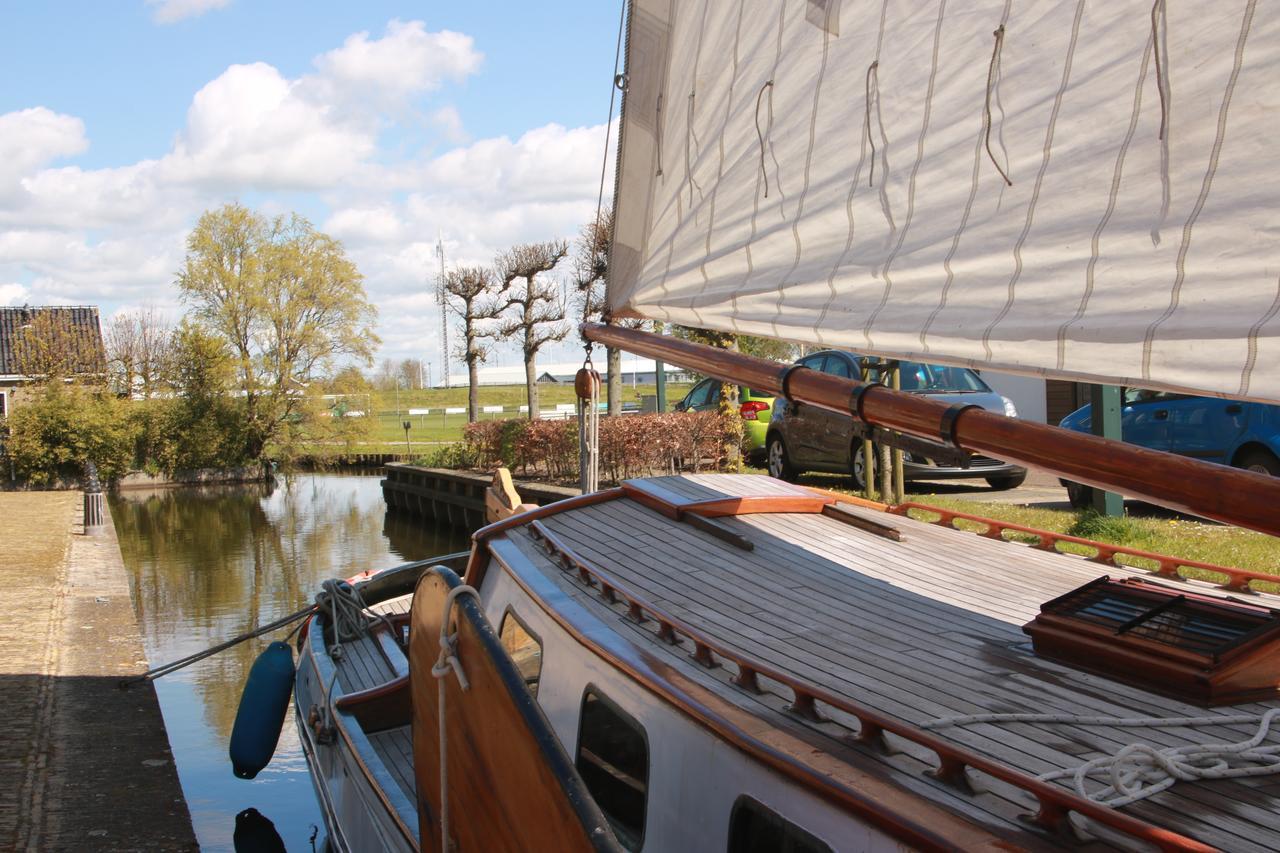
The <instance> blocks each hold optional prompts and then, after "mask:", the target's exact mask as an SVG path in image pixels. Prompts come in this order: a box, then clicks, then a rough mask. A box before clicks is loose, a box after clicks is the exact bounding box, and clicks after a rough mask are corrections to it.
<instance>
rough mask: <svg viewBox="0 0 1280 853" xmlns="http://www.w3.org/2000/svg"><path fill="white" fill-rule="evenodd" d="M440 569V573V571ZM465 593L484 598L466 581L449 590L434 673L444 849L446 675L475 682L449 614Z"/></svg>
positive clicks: (465, 686) (445, 844) (461, 682)
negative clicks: (465, 664)
mask: <svg viewBox="0 0 1280 853" xmlns="http://www.w3.org/2000/svg"><path fill="white" fill-rule="evenodd" d="M432 571H433V572H435V571H436V570H435V569H433V570H432ZM436 573H437V574H439V572H436ZM442 577H443V576H442ZM463 595H469V596H471V597H472V598H474V599H476V601H479V600H480V594H479V593H478V592H476V590H475V587H472V586H468V585H466V584H462V585H460V586H455V587H454V588H453V589H451V590H449V594H448V596H446V597H445V600H444V615H443V616H441V617H440V654H439V656H438V657H437V658H436V663H435V666H433V667H431V674H432V675H433V676H435V678H436V684H437V690H436V695H437V697H438V702H439V707H438V708H437V710H436V716H437V717H439V724H440V849H441V850H442V851H448V850H450V849H451V848H450V845H449V760H448V759H449V738H448V729H447V728H446V726H445V712H446V703H445V683H444V681H445V678H447V677H448V675H449V673H451V672H452V673H453V674H454V675H455V676H457V678H458V687H460V688H461V689H462V690H463V692H466V691H467V690H470V689H471V682H469V681H467V673H466V671H465V670H464V669H463V668H462V661H460V660H458V647H457V643H458V633H457V632H456V631H455V632H454V633H452V634H450V633H449V617H450V615H452V613H453V603H454V602H455V601H457V600H458V598H459V597H460V596H463Z"/></svg>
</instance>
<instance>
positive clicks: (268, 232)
mask: <svg viewBox="0 0 1280 853" xmlns="http://www.w3.org/2000/svg"><path fill="white" fill-rule="evenodd" d="M177 285H178V288H179V290H180V291H181V295H182V299H183V301H184V302H185V303H186V304H187V305H189V306H190V307H191V320H192V322H193V323H194V324H196V325H197V326H199V327H200V328H201V329H202V330H204V331H206V332H208V333H210V334H212V335H215V336H217V337H218V338H220V339H221V340H222V341H223V342H225V345H226V346H227V349H228V352H229V355H230V358H231V364H232V370H233V376H234V380H233V387H234V390H235V392H236V394H237V395H238V396H239V397H240V399H241V402H242V404H243V407H244V418H245V447H246V449H247V452H248V455H249V456H250V457H251V458H255V459H258V458H264V457H265V456H266V454H267V453H268V448H274V449H275V450H276V451H278V452H282V453H288V452H289V451H290V448H292V447H294V446H295V445H296V441H297V439H298V436H299V434H300V432H301V431H302V429H303V428H304V426H305V425H306V423H307V422H308V420H309V419H310V418H313V417H314V415H315V412H314V411H313V410H314V408H315V407H314V405H312V404H311V403H310V402H309V400H308V397H309V396H310V395H308V393H307V389H308V387H309V386H310V384H311V383H312V382H313V381H315V380H316V379H317V378H318V377H320V376H322V375H324V374H325V373H327V372H328V371H329V370H330V369H331V368H332V366H333V364H334V363H335V362H337V361H344V360H354V361H359V362H363V363H365V364H369V363H370V362H371V360H372V357H373V350H374V347H375V346H376V345H377V343H378V338H377V336H376V335H375V334H374V332H373V322H374V319H375V316H376V311H375V309H374V307H373V306H372V305H371V304H370V303H369V300H368V297H367V296H366V294H365V290H364V282H363V276H361V274H360V271H359V270H358V269H356V266H355V264H354V263H352V262H351V260H350V259H349V258H347V256H346V253H345V252H344V251H343V248H342V244H341V243H339V242H338V241H337V240H334V239H333V238H332V237H329V236H328V235H326V234H324V233H322V232H320V231H317V230H316V229H315V228H314V227H313V226H312V225H311V223H310V222H308V221H307V220H306V219H304V218H302V217H300V216H298V215H296V214H294V215H290V216H287V217H286V216H277V217H274V218H270V219H268V218H266V217H264V216H261V215H259V214H257V213H255V212H253V211H252V210H249V209H248V208H246V207H244V206H242V205H239V204H228V205H226V206H224V207H222V208H219V209H218V210H211V211H207V212H206V213H205V214H204V215H203V216H201V217H200V221H199V222H198V223H197V224H196V227H195V229H194V230H193V231H192V232H191V234H190V236H188V238H187V257H186V259H185V261H184V262H183V265H182V268H181V270H180V271H179V273H178V280H177Z"/></svg>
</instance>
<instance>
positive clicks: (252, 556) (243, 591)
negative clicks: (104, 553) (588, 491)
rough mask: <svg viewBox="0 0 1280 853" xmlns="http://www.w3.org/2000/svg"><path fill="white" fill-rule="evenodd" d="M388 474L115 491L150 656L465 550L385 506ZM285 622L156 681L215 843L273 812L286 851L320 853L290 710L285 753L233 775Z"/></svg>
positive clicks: (114, 508)
mask: <svg viewBox="0 0 1280 853" xmlns="http://www.w3.org/2000/svg"><path fill="white" fill-rule="evenodd" d="M378 480H379V478H378V477H377V476H367V475H366V476H357V475H342V474H304V475H291V476H288V477H280V478H278V479H277V480H276V481H275V483H274V484H269V485H268V484H255V485H250V486H244V485H237V486H204V487H185V488H178V489H164V490H146V491H127V492H121V493H117V494H116V495H114V496H113V497H112V498H111V513H112V516H113V518H114V519H115V525H116V533H117V535H118V537H119V539H120V549H121V551H122V553H123V555H124V562H125V566H126V567H127V569H128V571H129V575H130V583H131V586H132V590H133V602H134V607H135V610H136V611H137V614H138V622H139V625H140V626H141V629H142V636H143V641H144V643H145V645H146V650H147V658H148V660H150V661H151V664H152V666H156V665H159V664H161V663H165V662H168V661H171V660H175V659H177V658H181V657H183V656H185V655H189V654H192V653H193V652H197V651H200V650H201V649H204V648H207V647H209V646H212V645H214V644H215V643H218V642H220V641H222V640H225V639H227V638H229V637H233V636H235V635H236V634H239V633H241V632H243V631H246V630H248V629H250V628H253V627H255V626H257V625H260V624H265V623H267V622H270V621H272V620H273V619H277V618H279V617H281V616H284V615H287V614H289V613H293V612H295V611H297V610H300V609H301V608H302V607H304V606H305V605H306V604H308V603H309V602H310V601H311V599H312V597H313V596H314V595H315V592H316V590H317V589H319V587H320V582H321V581H323V580H325V579H326V578H333V577H349V576H351V575H353V574H355V573H356V572H359V571H363V570H364V569H366V568H387V567H390V566H394V565H397V564H399V563H403V562H407V561H409V560H420V559H425V558H427V557H431V556H436V555H441V554H447V553H450V552H454V551H461V550H464V549H465V548H466V547H467V544H468V539H467V536H466V534H465V533H463V532H461V531H457V530H453V529H449V528H446V527H436V526H433V525H432V524H430V523H429V522H423V521H422V520H421V519H416V518H412V517H409V516H402V515H397V514H388V513H387V512H386V510H385V505H384V504H383V501H382V491H381V488H380V486H379V484H378ZM285 633H287V630H286V631H284V632H281V636H279V637H273V636H267V637H263V638H260V639H258V640H253V641H249V642H247V643H242V644H241V645H239V646H236V647H234V648H232V649H230V650H228V651H225V652H223V653H221V654H219V655H216V656H214V657H212V658H208V659H206V660H204V661H201V662H200V663H197V664H194V665H193V666H190V667H188V668H186V669H184V670H180V671H179V672H177V673H174V674H173V675H167V676H165V677H164V678H161V679H160V680H159V681H157V682H156V692H157V693H158V694H159V696H160V707H161V709H162V710H163V712H164V721H165V726H166V727H167V728H168V731H169V742H170V744H171V745H172V747H173V752H174V760H175V762H176V763H177V767H178V776H179V778H180V779H181V780H182V789H183V793H184V794H185V795H186V799H187V805H188V806H189V808H190V809H191V819H192V821H193V822H194V824H195V830H196V836H197V838H198V839H199V841H200V846H201V848H202V849H204V850H232V849H234V845H233V833H234V830H235V816H236V814H237V813H239V812H241V811H243V810H244V809H247V808H255V809H257V810H258V812H260V813H261V814H262V815H264V816H265V817H266V818H268V819H269V820H270V821H272V823H274V824H275V827H276V831H277V832H279V834H280V836H281V838H282V839H283V840H284V843H285V844H286V846H287V847H288V849H289V850H291V851H292V850H301V851H306V850H310V849H311V847H312V840H313V838H314V843H315V845H316V849H321V845H322V843H323V839H324V831H323V825H322V824H321V820H320V814H319V810H318V808H317V806H316V802H315V795H314V793H313V791H312V787H311V781H310V778H309V777H308V775H307V769H306V764H305V762H304V760H303V758H302V753H301V750H300V748H299V745H298V736H297V732H296V731H295V729H294V726H293V709H292V708H290V710H289V717H288V719H287V720H286V723H285V727H284V733H283V734H282V735H281V738H280V745H279V747H278V749H277V750H276V754H275V758H274V759H273V760H272V762H271V764H270V765H268V766H267V768H266V769H265V770H263V771H262V772H261V773H260V774H258V777H257V778H256V779H254V780H252V781H245V780H242V779H237V778H236V777H235V776H233V775H232V773H231V762H230V760H229V759H228V757H227V746H228V742H229V740H230V737H231V727H232V724H233V723H234V721H235V715H236V708H237V706H238V704H239V701H240V690H241V688H242V686H243V685H244V680H245V677H246V676H247V674H248V672H249V667H250V666H251V665H252V664H253V660H254V658H256V657H257V655H258V653H259V652H260V651H261V650H262V649H264V648H265V647H266V645H267V643H268V642H270V641H271V640H272V639H283V634H285ZM317 830H318V832H317ZM313 833H315V834H314V836H313Z"/></svg>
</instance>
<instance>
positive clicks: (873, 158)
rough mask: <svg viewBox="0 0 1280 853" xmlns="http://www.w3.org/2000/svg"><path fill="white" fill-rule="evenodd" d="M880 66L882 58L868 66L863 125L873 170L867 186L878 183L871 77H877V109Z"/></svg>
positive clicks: (869, 174)
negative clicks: (869, 147)
mask: <svg viewBox="0 0 1280 853" xmlns="http://www.w3.org/2000/svg"><path fill="white" fill-rule="evenodd" d="M879 67H880V60H878V59H877V60H876V61H875V62H873V63H871V64H870V65H868V66H867V85H866V89H867V94H866V110H867V114H866V118H865V120H864V122H863V126H864V127H866V130H867V141H868V142H870V143H871V171H870V172H868V173H867V186H869V187H874V186H875V185H876V137H875V134H874V133H872V132H871V77H872V75H874V76H875V78H876V90H877V95H876V109H879V108H880V96H879V94H878V90H879V88H880V74H879V72H878V71H877V70H876V69H878V68H879Z"/></svg>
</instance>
